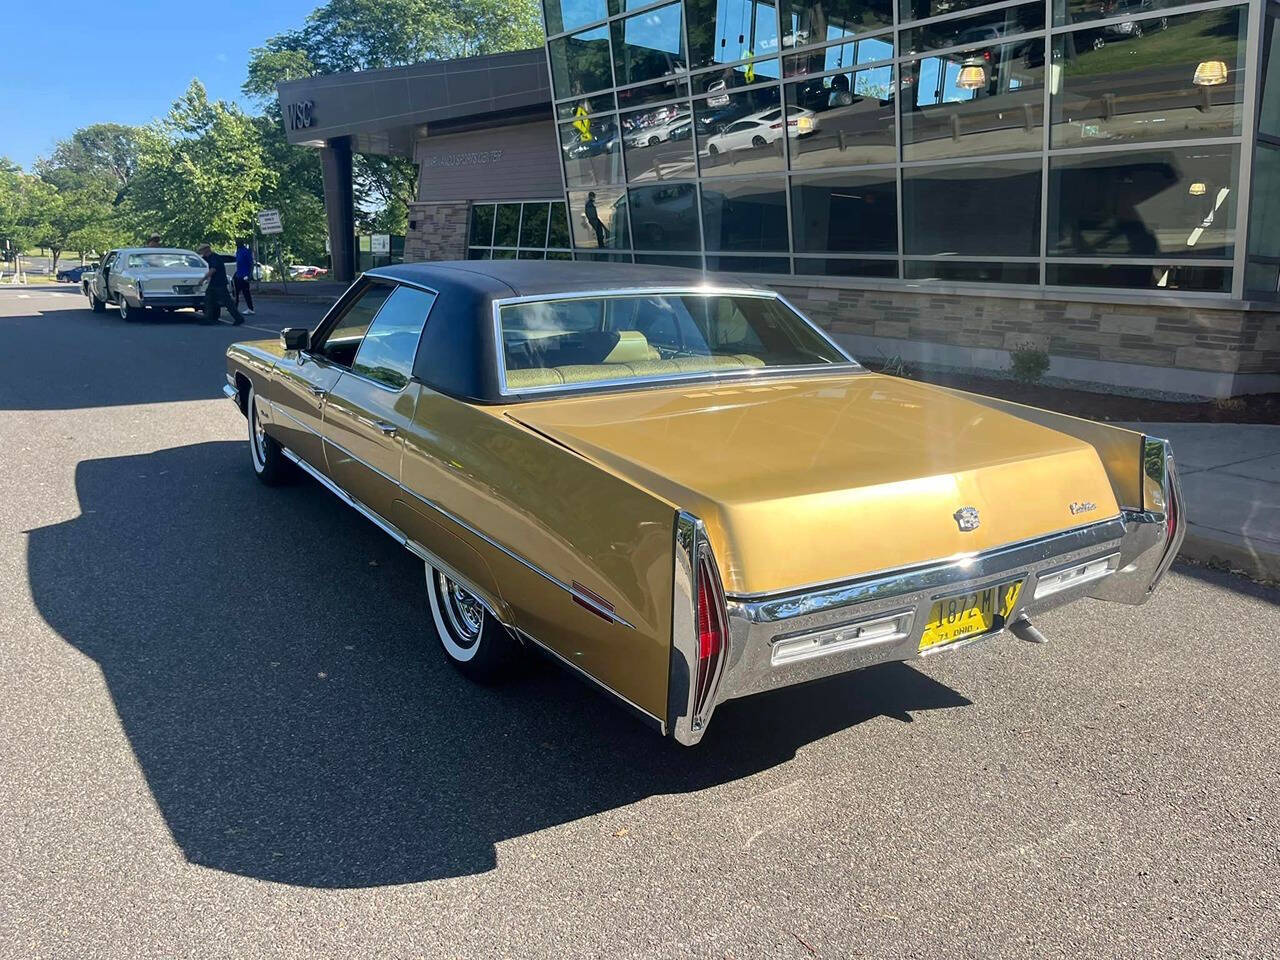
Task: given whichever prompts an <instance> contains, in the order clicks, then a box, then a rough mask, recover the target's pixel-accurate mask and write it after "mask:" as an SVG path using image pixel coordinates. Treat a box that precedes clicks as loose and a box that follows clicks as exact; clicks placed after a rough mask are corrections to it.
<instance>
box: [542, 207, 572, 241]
mask: <svg viewBox="0 0 1280 960" xmlns="http://www.w3.org/2000/svg"><path fill="white" fill-rule="evenodd" d="M547 246H548V247H560V248H561V249H567V248H568V246H569V215H568V214H567V213H566V212H565V207H564V201H563V200H561V201H559V202H558V203H552V204H551V223H550V225H549V227H548V229H547Z"/></svg>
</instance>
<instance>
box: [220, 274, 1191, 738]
mask: <svg viewBox="0 0 1280 960" xmlns="http://www.w3.org/2000/svg"><path fill="white" fill-rule="evenodd" d="M691 386H692V387H693V389H690V387H691ZM223 392H224V393H225V395H226V396H227V397H228V398H229V399H230V400H231V401H232V402H233V403H235V405H236V408H237V409H238V410H239V411H240V412H241V413H242V414H243V415H245V417H246V420H247V439H248V448H249V453H250V463H251V466H252V469H253V471H254V473H255V474H256V475H257V476H258V478H259V479H261V480H262V481H263V482H264V483H266V484H277V483H281V482H283V481H286V480H287V479H288V478H289V476H290V474H291V473H295V472H298V471H301V472H303V473H306V474H307V475H309V476H310V477H312V478H313V479H314V480H316V481H317V482H318V483H319V484H320V485H322V486H323V487H325V488H326V489H327V490H329V491H330V492H332V493H333V494H334V495H336V496H337V497H338V498H339V499H340V500H341V501H342V502H343V503H345V504H347V505H348V506H350V507H352V508H354V509H355V510H356V511H357V512H359V513H360V514H362V515H363V516H364V517H365V518H367V519H368V520H370V521H371V522H373V523H374V524H375V525H376V526H377V527H378V528H379V529H381V530H382V531H383V532H385V533H387V534H389V535H390V536H391V537H392V538H393V539H394V540H395V541H396V542H397V543H398V544H399V545H401V546H403V547H404V548H405V549H406V550H408V551H409V552H410V553H411V554H413V555H414V556H415V557H417V558H418V559H419V560H420V561H421V562H423V563H424V565H425V573H426V582H425V584H424V586H425V588H426V592H427V596H426V597H425V598H424V599H425V601H426V603H424V604H423V605H422V606H423V607H429V610H430V612H429V613H425V611H424V615H423V617H422V619H421V620H419V621H417V622H416V623H414V624H413V625H412V627H413V629H414V630H415V631H416V630H418V629H422V630H424V631H425V632H426V633H427V634H428V635H430V634H431V633H434V634H435V635H436V637H437V638H438V639H439V641H440V645H441V647H442V651H443V654H444V656H445V657H446V658H447V659H448V660H449V661H450V662H451V663H452V664H453V665H454V666H455V667H456V668H457V669H458V670H459V671H460V672H462V673H463V674H464V675H466V676H468V677H470V678H473V679H476V680H482V681H483V680H495V679H498V678H500V677H502V676H503V675H511V674H513V673H515V672H516V671H517V670H518V669H519V668H520V666H521V662H522V661H521V654H522V651H524V650H529V651H534V650H539V651H545V652H548V653H549V654H550V655H551V656H552V657H553V658H555V659H556V660H558V661H560V662H562V663H564V664H566V665H567V666H569V667H570V668H571V669H573V670H576V671H578V672H580V673H581V674H583V675H584V676H585V677H587V678H589V679H590V680H592V681H594V682H595V683H597V684H599V686H600V687H602V688H603V689H604V690H606V691H608V692H609V693H611V694H613V695H615V696H617V697H618V698H619V700H620V701H621V702H624V703H625V704H626V705H628V706H629V707H630V708H631V709H632V710H633V712H634V714H635V715H636V716H637V717H639V718H640V719H641V720H642V721H643V722H645V723H647V724H648V725H650V726H651V727H652V728H653V729H654V730H656V731H657V732H659V733H660V734H663V735H667V736H671V737H673V738H674V739H675V740H676V741H677V742H679V743H681V744H684V745H693V744H695V743H697V742H698V741H699V740H700V739H701V738H702V736H703V734H704V733H705V731H706V729H707V726H708V724H709V722H710V720H711V718H712V715H713V712H714V710H715V709H716V707H717V705H718V704H721V703H724V702H726V701H728V700H731V699H734V698H737V697H745V696H749V695H751V694H755V693H760V692H763V691H766V690H771V689H776V688H779V687H783V686H789V685H792V684H798V683H803V682H806V681H809V680H814V679H817V678H820V677H825V676H831V675H835V674H842V673H847V672H849V671H852V670H855V669H861V668H863V667H868V666H872V665H874V664H880V663H889V662H896V661H904V660H911V659H915V658H918V657H921V656H926V655H932V654H936V653H938V652H940V651H943V650H954V649H956V648H959V647H963V646H965V645H967V644H969V643H970V642H972V641H974V640H978V639H980V638H983V637H991V636H994V635H996V634H999V633H1001V632H1002V631H1004V630H1006V629H1008V630H1010V631H1011V632H1012V633H1013V634H1014V635H1015V636H1018V637H1022V638H1024V639H1028V640H1043V637H1042V636H1041V635H1040V634H1039V632H1038V631H1037V630H1036V629H1035V628H1034V627H1033V626H1032V624H1031V619H1030V618H1032V617H1036V616H1038V615H1039V614H1040V613H1041V612H1042V611H1046V610H1049V609H1052V608H1055V607H1059V606H1061V605H1063V604H1066V603H1070V602H1074V601H1077V600H1080V599H1083V598H1084V597H1095V598H1098V599H1102V600H1108V601H1113V602H1121V603H1129V604H1140V603H1143V602H1145V601H1146V600H1147V599H1148V598H1149V597H1150V595H1151V593H1152V591H1153V590H1154V588H1155V586H1156V585H1157V583H1158V582H1159V580H1160V579H1161V577H1162V575H1163V574H1164V572H1165V571H1166V570H1167V569H1168V567H1169V565H1170V564H1171V563H1172V562H1173V558H1174V556H1175V554H1176V553H1177V550H1178V546H1179V544H1180V542H1181V540H1182V537H1183V533H1184V529H1185V527H1186V518H1185V515H1184V512H1183V509H1182V500H1181V496H1180V491H1179V487H1178V482H1177V476H1176V473H1175V471H1174V464H1173V460H1172V457H1171V455H1170V451H1169V447H1168V444H1167V443H1165V442H1164V441H1162V440H1157V439H1154V438H1151V437H1147V436H1145V435H1143V434H1141V433H1135V432H1133V431H1130V430H1126V429H1123V428H1120V427H1114V426H1111V425H1107V424H1098V423H1091V422H1089V421H1087V420H1081V419H1077V418H1074V417H1068V416H1063V415H1060V414H1056V413H1051V412H1048V411H1043V410H1036V409H1033V408H1031V407H1026V406H1021V405H1017V404H1010V403H1006V402H1004V401H1001V400H996V399H991V398H987V397H981V396H975V395H972V394H966V393H962V392H960V391H956V390H951V389H947V388H944V387H937V386H933V385H930V384H925V383H918V382H914V381H910V380H905V379H902V378H898V377H891V376H886V375H883V374H874V373H870V372H868V371H867V370H865V369H863V368H862V367H861V366H860V365H859V364H857V363H856V362H855V361H854V360H852V359H851V358H850V357H849V356H848V355H847V354H846V353H845V352H844V351H843V350H842V349H841V348H840V347H839V346H837V345H836V344H835V343H834V342H832V341H831V340H830V339H829V338H828V337H827V336H826V335H825V334H824V333H823V332H822V331H821V330H819V329H818V328H817V327H816V326H815V325H814V324H812V323H811V322H810V321H809V320H808V319H806V318H805V317H804V316H802V315H801V314H799V313H798V312H797V311H795V310H794V309H793V308H792V307H791V306H790V305H789V304H787V303H786V301H785V300H783V299H782V298H781V297H780V296H779V295H778V294H777V293H776V292H774V291H771V290H769V289H767V288H765V287H763V286H757V285H755V284H750V283H748V282H744V281H742V280H739V279H737V278H733V279H732V280H726V281H724V282H721V283H717V282H716V281H715V280H714V278H708V277H707V276H705V275H703V274H702V273H700V272H696V271H691V270H675V269H673V268H670V267H639V266H632V265H622V264H597V263H559V264H558V263H548V262H535V261H528V260H510V261H498V260H494V261H467V262H466V263H465V265H464V266H462V267H460V265H458V264H453V263H447V262H446V263H419V264H405V265H401V266H395V267H384V268H381V269H379V270H374V271H370V272H369V273H366V274H365V275H364V276H363V277H362V278H361V279H360V280H358V281H356V283H355V284H353V285H352V287H351V288H350V289H349V290H348V291H347V292H346V293H345V294H344V295H343V296H342V298H341V299H340V300H339V301H338V303H337V304H336V305H334V307H333V308H332V309H330V310H329V312H328V313H327V314H326V315H325V316H324V318H323V319H321V320H320V322H319V324H318V325H317V326H316V327H315V329H314V330H308V329H307V328H305V327H293V328H289V329H287V330H285V331H283V332H282V333H281V335H280V337H279V339H273V340H258V341H252V342H243V343H237V344H234V345H232V346H231V348H230V349H229V350H228V351H227V369H226V382H225V383H224V385H223ZM960 440H963V441H964V442H959V441H960ZM228 495H229V496H238V495H239V493H238V492H237V490H236V489H234V488H233V489H231V490H230V492H229V493H228ZM850 531H856V532H857V535H856V536H854V535H851V533H850ZM381 602H394V601H393V599H392V598H391V597H387V598H385V599H384V600H383V601H381ZM409 609H410V611H411V612H413V611H415V610H416V609H417V605H412V606H411V607H410V608H409ZM288 623H289V620H288V618H287V617H286V618H282V619H279V624H282V625H283V627H282V628H283V629H288ZM277 628H278V629H279V628H281V627H279V626H278V627H277ZM375 642H376V641H375ZM401 646H402V645H401ZM400 648H401V647H400V646H394V645H393V646H391V647H389V648H388V650H399V649H400ZM406 656H408V654H406ZM992 662H995V661H994V660H993V661H992ZM809 689H810V692H809V694H808V696H810V697H818V698H821V697H823V696H825V695H829V694H830V693H831V691H830V690H828V691H827V694H824V692H823V688H814V687H811V688H809ZM757 703H758V704H759V706H758V707H757V708H756V709H768V701H757ZM1045 704H1046V705H1050V706H1051V704H1052V700H1051V699H1050V700H1047V701H1045ZM1050 706H1045V705H1042V707H1043V708H1044V709H1049V708H1050ZM748 748H749V745H748Z"/></svg>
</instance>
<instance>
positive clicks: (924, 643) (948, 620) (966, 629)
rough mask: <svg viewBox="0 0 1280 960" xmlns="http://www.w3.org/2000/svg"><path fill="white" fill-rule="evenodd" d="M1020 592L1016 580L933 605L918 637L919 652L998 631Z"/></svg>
mask: <svg viewBox="0 0 1280 960" xmlns="http://www.w3.org/2000/svg"><path fill="white" fill-rule="evenodd" d="M1021 592H1022V581H1021V580H1016V581H1014V582H1013V583H1002V584H1000V585H999V586H998V587H987V589H985V590H978V591H976V592H974V593H961V594H957V595H956V596H954V597H943V598H942V599H941V600H936V601H934V604H933V609H931V610H930V611H929V620H928V622H927V623H926V624H925V625H924V634H923V635H922V636H921V637H920V649H921V650H929V649H932V648H933V647H941V646H944V645H945V644H948V643H955V642H956V641H957V640H964V639H965V638H967V637H976V636H979V635H981V634H984V633H990V632H991V631H992V630H995V629H998V628H999V627H1001V626H1003V625H1004V623H1005V621H1007V620H1008V619H1009V614H1010V613H1011V612H1012V611H1013V608H1014V605H1015V604H1017V602H1018V594H1019V593H1021Z"/></svg>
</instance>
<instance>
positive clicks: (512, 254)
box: [492, 250, 516, 260]
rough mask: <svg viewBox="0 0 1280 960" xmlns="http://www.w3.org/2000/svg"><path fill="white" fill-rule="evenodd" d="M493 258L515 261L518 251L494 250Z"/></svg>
mask: <svg viewBox="0 0 1280 960" xmlns="http://www.w3.org/2000/svg"><path fill="white" fill-rule="evenodd" d="M492 256H493V259H494V260H514V259H515V258H516V251H514V250H494V251H493V254H492Z"/></svg>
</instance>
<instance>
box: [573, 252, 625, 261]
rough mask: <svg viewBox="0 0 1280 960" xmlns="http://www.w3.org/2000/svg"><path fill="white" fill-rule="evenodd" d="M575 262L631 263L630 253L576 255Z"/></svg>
mask: <svg viewBox="0 0 1280 960" xmlns="http://www.w3.org/2000/svg"><path fill="white" fill-rule="evenodd" d="M574 259H575V260H586V261H588V262H592V263H631V262H632V260H631V254H629V253H576V254H574Z"/></svg>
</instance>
